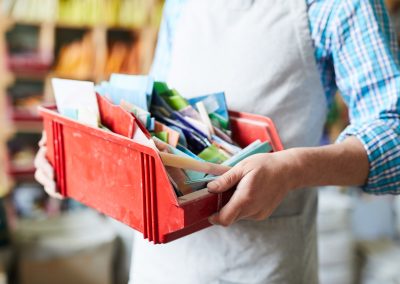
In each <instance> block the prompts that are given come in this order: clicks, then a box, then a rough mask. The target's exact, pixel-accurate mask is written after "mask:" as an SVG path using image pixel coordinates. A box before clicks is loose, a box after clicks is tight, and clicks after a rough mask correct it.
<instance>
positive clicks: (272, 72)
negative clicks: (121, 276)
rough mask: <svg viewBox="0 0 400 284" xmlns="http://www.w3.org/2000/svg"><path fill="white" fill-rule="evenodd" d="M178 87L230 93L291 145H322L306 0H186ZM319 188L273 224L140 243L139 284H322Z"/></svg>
mask: <svg viewBox="0 0 400 284" xmlns="http://www.w3.org/2000/svg"><path fill="white" fill-rule="evenodd" d="M168 83H169V85H170V86H172V87H174V88H176V89H177V90H179V92H181V93H182V95H183V96H186V97H191V96H197V95H204V94H207V93H215V92H218V91H224V92H225V94H226V98H227V103H228V107H229V108H230V109H232V110H238V111H245V112H251V113H256V114H261V115H265V116H269V117H271V118H272V119H273V120H274V122H275V123H276V126H277V129H278V131H279V134H280V136H281V138H282V142H283V144H284V146H285V147H286V148H290V147H298V146H317V145H318V144H319V141H320V138H321V135H322V130H323V125H324V122H325V117H326V111H327V102H326V99H325V95H324V91H323V88H322V84H321V81H320V77H319V73H318V70H317V66H316V62H315V57H314V49H313V45H312V40H311V36H310V29H309V23H308V14H307V5H306V3H305V0H188V2H187V3H186V4H185V5H184V8H183V11H182V15H181V18H180V20H179V23H178V27H177V30H176V35H175V38H174V42H173V50H172V58H171V68H170V72H169V75H168ZM316 207H317V194H316V192H315V190H312V189H304V190H298V191H296V192H293V193H291V194H289V195H288V197H287V198H286V199H285V200H284V202H283V203H282V204H281V205H280V206H279V208H278V209H277V210H276V211H275V212H274V214H273V216H272V217H271V218H269V219H268V220H266V221H262V222H253V221H240V222H238V223H236V224H234V225H232V226H230V227H229V228H223V227H217V226H213V227H211V228H208V229H205V230H203V231H200V232H197V233H195V234H193V235H190V236H187V237H185V238H183V239H180V240H177V241H174V242H172V243H170V244H166V245H162V246H154V245H152V244H149V243H147V241H145V240H143V237H142V236H141V235H137V237H136V238H135V243H134V248H133V259H132V273H131V277H132V279H131V281H132V283H134V284H141V283H145V284H153V283H174V284H177V283H190V284H193V283H201V284H203V283H268V284H271V283H280V284H281V283H317V282H318V280H317V279H318V277H317V275H318V271H317V253H316V252H317V251H316V229H315V214H316Z"/></svg>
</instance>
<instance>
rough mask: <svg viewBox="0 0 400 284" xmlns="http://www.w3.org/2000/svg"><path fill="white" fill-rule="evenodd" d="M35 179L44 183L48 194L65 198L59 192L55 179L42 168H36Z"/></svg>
mask: <svg viewBox="0 0 400 284" xmlns="http://www.w3.org/2000/svg"><path fill="white" fill-rule="evenodd" d="M35 179H36V180H37V181H38V182H39V183H40V184H42V185H43V187H44V190H45V191H46V193H47V194H48V195H50V196H51V197H54V198H57V199H64V197H63V196H62V195H61V194H60V193H58V192H57V185H56V183H55V181H54V180H52V179H50V178H48V177H47V176H46V174H45V173H44V172H43V171H42V170H41V169H38V170H36V172H35Z"/></svg>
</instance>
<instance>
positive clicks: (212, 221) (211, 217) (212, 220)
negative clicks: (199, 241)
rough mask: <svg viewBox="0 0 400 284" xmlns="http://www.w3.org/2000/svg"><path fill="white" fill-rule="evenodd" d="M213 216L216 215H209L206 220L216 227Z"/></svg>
mask: <svg viewBox="0 0 400 284" xmlns="http://www.w3.org/2000/svg"><path fill="white" fill-rule="evenodd" d="M215 216H216V214H214V215H211V216H210V217H209V218H208V222H210V223H211V224H213V225H217V223H216V222H215Z"/></svg>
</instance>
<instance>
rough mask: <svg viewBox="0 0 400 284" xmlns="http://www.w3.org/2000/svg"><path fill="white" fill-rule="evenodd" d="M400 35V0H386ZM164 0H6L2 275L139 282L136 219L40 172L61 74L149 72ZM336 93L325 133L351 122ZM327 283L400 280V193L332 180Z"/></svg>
mask: <svg viewBox="0 0 400 284" xmlns="http://www.w3.org/2000/svg"><path fill="white" fill-rule="evenodd" d="M386 2H387V3H386V4H387V7H388V9H389V11H390V14H391V16H392V19H393V24H394V25H395V27H396V28H397V31H398V32H399V35H400V1H399V0H386ZM162 6H163V1H161V0H85V1H79V0H68V1H66V0H41V1H39V0H14V1H12V0H2V1H0V9H1V16H0V116H1V117H0V195H1V200H0V201H1V202H0V284H5V283H16V284H18V283H19V284H47V283H59V284H62V283H76V284H79V283H82V284H91V283H93V284H101V283H104V284H111V283H115V284H120V283H127V281H128V276H129V266H130V253H131V247H132V229H130V228H128V227H126V226H124V225H123V224H120V223H118V222H116V221H113V220H112V219H109V218H107V217H105V216H102V215H100V214H98V213H96V212H95V211H94V210H92V209H88V208H86V207H85V206H83V205H81V204H79V203H77V202H75V201H72V200H64V201H59V200H55V199H51V198H49V197H48V196H47V195H46V193H45V192H44V190H43V188H42V187H41V186H40V185H39V184H38V183H37V182H35V180H34V171H35V168H34V164H33V162H34V157H35V153H36V151H37V150H38V142H39V140H40V138H41V133H42V123H41V118H40V116H39V114H38V110H37V107H38V106H39V105H42V104H51V103H52V102H53V100H54V99H53V95H52V90H51V86H50V83H49V81H50V78H52V77H60V78H70V79H78V80H90V81H95V82H100V81H101V80H105V79H108V77H109V75H110V74H111V73H128V74H146V73H147V72H148V71H149V68H150V66H151V62H152V57H153V53H154V47H155V44H156V41H157V32H158V27H159V23H160V19H161V13H162ZM337 97H338V99H337V100H336V101H335V103H334V105H333V107H332V110H331V113H330V114H329V118H328V123H327V125H326V131H325V137H324V140H323V141H322V142H321V143H332V142H334V141H335V139H336V137H337V135H338V134H339V133H340V131H341V130H342V129H343V128H344V127H345V126H346V125H347V123H348V118H347V112H346V107H345V105H344V104H343V102H342V101H341V100H340V99H339V96H337ZM318 223H319V228H318V230H319V257H320V280H321V283H322V284H331V283H332V284H334V283H335V284H336V283H341V284H345V283H400V269H399V267H400V197H396V196H380V197H378V196H371V195H367V194H364V193H362V191H361V190H360V189H356V188H332V187H330V188H326V189H323V190H321V191H320V206H319V216H318Z"/></svg>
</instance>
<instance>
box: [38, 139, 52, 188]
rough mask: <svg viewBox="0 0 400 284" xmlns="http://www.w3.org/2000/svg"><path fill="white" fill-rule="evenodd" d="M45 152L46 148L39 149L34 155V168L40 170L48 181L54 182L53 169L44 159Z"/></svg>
mask: <svg viewBox="0 0 400 284" xmlns="http://www.w3.org/2000/svg"><path fill="white" fill-rule="evenodd" d="M46 152H47V148H46V147H44V146H42V147H40V149H39V151H38V153H37V154H36V157H35V161H34V165H35V168H37V169H40V170H41V171H42V172H43V173H44V174H45V175H46V176H47V177H48V178H49V179H51V180H54V169H53V167H52V166H51V165H50V163H49V162H48V161H47V159H46Z"/></svg>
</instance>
